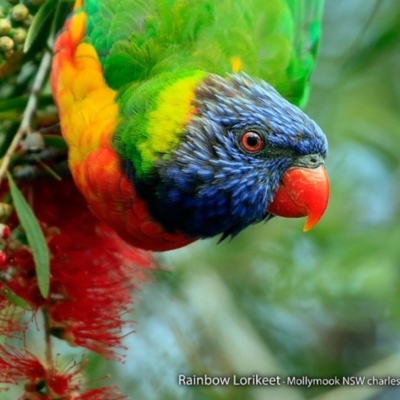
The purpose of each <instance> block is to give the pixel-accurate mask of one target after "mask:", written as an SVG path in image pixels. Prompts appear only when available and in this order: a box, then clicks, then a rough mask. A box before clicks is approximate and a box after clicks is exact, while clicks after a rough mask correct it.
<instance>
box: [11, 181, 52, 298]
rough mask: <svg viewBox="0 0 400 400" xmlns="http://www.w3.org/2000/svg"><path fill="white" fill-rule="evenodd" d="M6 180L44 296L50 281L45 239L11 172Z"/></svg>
mask: <svg viewBox="0 0 400 400" xmlns="http://www.w3.org/2000/svg"><path fill="white" fill-rule="evenodd" d="M8 181H9V183H10V191H11V196H12V199H13V203H14V207H15V210H16V212H17V215H18V218H19V220H20V222H21V225H22V227H23V228H24V230H25V234H26V238H27V240H28V244H29V246H30V248H31V250H32V254H33V259H34V261H35V267H36V277H37V281H38V286H39V290H40V293H41V294H42V296H43V297H44V298H46V297H47V296H48V293H49V283H50V255H49V249H48V247H47V243H46V239H45V237H44V235H43V232H42V230H41V229H40V226H39V223H38V221H37V219H36V217H35V214H34V213H33V211H32V209H31V207H30V206H29V204H28V203H27V201H26V200H25V198H24V196H23V194H22V193H21V191H20V190H19V189H18V187H17V185H16V184H15V182H14V180H13V178H12V176H11V174H8Z"/></svg>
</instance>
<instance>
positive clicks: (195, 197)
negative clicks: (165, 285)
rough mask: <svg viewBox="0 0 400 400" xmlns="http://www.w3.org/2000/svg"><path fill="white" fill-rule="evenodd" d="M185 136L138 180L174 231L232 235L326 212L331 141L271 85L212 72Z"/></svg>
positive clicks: (158, 216)
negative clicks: (280, 220) (266, 223)
mask: <svg viewBox="0 0 400 400" xmlns="http://www.w3.org/2000/svg"><path fill="white" fill-rule="evenodd" d="M192 105H193V106H194V109H195V112H194V113H193V115H192V116H191V118H190V119H189V121H188V122H187V123H186V124H185V126H184V129H183V132H181V133H180V141H179V143H178V144H177V145H176V147H175V148H174V149H172V150H171V151H170V152H168V154H163V155H161V156H160V157H159V158H158V160H157V162H156V163H155V168H154V170H153V172H152V174H151V178H149V177H147V179H146V180H143V181H140V180H139V181H137V182H136V185H137V187H138V191H139V194H140V195H141V196H142V197H144V198H146V200H147V204H148V206H149V211H150V214H151V215H152V217H153V218H154V219H155V220H156V221H158V222H159V223H160V224H161V225H162V226H163V227H164V228H165V229H166V230H168V231H170V232H182V233H184V234H185V235H187V236H190V237H198V238H206V237H212V236H214V235H217V234H221V233H222V234H223V238H225V237H226V236H229V235H231V236H234V235H236V234H237V233H238V232H240V231H241V230H242V229H244V228H246V227H247V226H249V225H250V224H254V223H257V222H260V221H263V220H268V219H269V218H271V217H272V216H274V215H277V216H283V217H302V216H307V221H306V224H305V227H304V230H308V229H311V227H312V226H314V225H315V224H316V223H317V222H318V220H319V219H320V218H321V216H322V214H323V213H324V211H325V209H326V207H327V203H328V197H329V183H328V178H327V174H326V170H325V166H324V159H325V156H326V153H327V141H326V137H325V135H324V133H323V132H322V131H321V129H320V128H319V127H318V126H317V124H316V123H315V122H314V121H313V120H311V119H310V118H309V117H307V116H306V115H305V114H304V113H303V112H302V111H301V110H300V109H299V108H297V107H296V106H294V105H292V104H290V103H289V102H288V101H287V100H285V99H284V98H283V97H282V96H281V95H280V94H279V93H278V92H277V91H276V90H275V89H274V88H273V87H272V86H270V85H269V84H267V83H266V82H264V81H261V80H254V79H252V78H250V77H249V76H247V75H246V74H243V73H241V74H233V75H229V76H228V77H226V78H222V77H220V76H218V75H213V74H209V75H207V76H206V77H205V78H204V79H202V80H201V81H200V83H199V84H198V85H197V86H196V88H195V92H194V97H193V99H192Z"/></svg>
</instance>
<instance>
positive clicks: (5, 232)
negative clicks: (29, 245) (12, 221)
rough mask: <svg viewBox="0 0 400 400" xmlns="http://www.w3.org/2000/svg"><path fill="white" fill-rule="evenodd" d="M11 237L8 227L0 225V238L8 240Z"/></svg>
mask: <svg viewBox="0 0 400 400" xmlns="http://www.w3.org/2000/svg"><path fill="white" fill-rule="evenodd" d="M9 237H10V228H9V227H8V226H7V225H4V224H0V238H1V239H8V238H9Z"/></svg>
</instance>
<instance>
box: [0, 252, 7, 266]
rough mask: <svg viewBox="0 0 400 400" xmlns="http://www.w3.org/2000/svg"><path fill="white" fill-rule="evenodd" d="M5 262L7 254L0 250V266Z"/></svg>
mask: <svg viewBox="0 0 400 400" xmlns="http://www.w3.org/2000/svg"><path fill="white" fill-rule="evenodd" d="M6 260H7V254H6V253H4V251H3V250H0V265H3V264H4V263H5V262H6Z"/></svg>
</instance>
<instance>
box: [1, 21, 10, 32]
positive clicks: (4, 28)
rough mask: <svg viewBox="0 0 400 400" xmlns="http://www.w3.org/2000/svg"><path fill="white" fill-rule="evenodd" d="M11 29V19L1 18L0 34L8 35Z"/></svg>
mask: <svg viewBox="0 0 400 400" xmlns="http://www.w3.org/2000/svg"><path fill="white" fill-rule="evenodd" d="M10 29H11V21H10V20H9V19H7V18H0V35H2V36H3V35H7V34H8V32H10Z"/></svg>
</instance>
